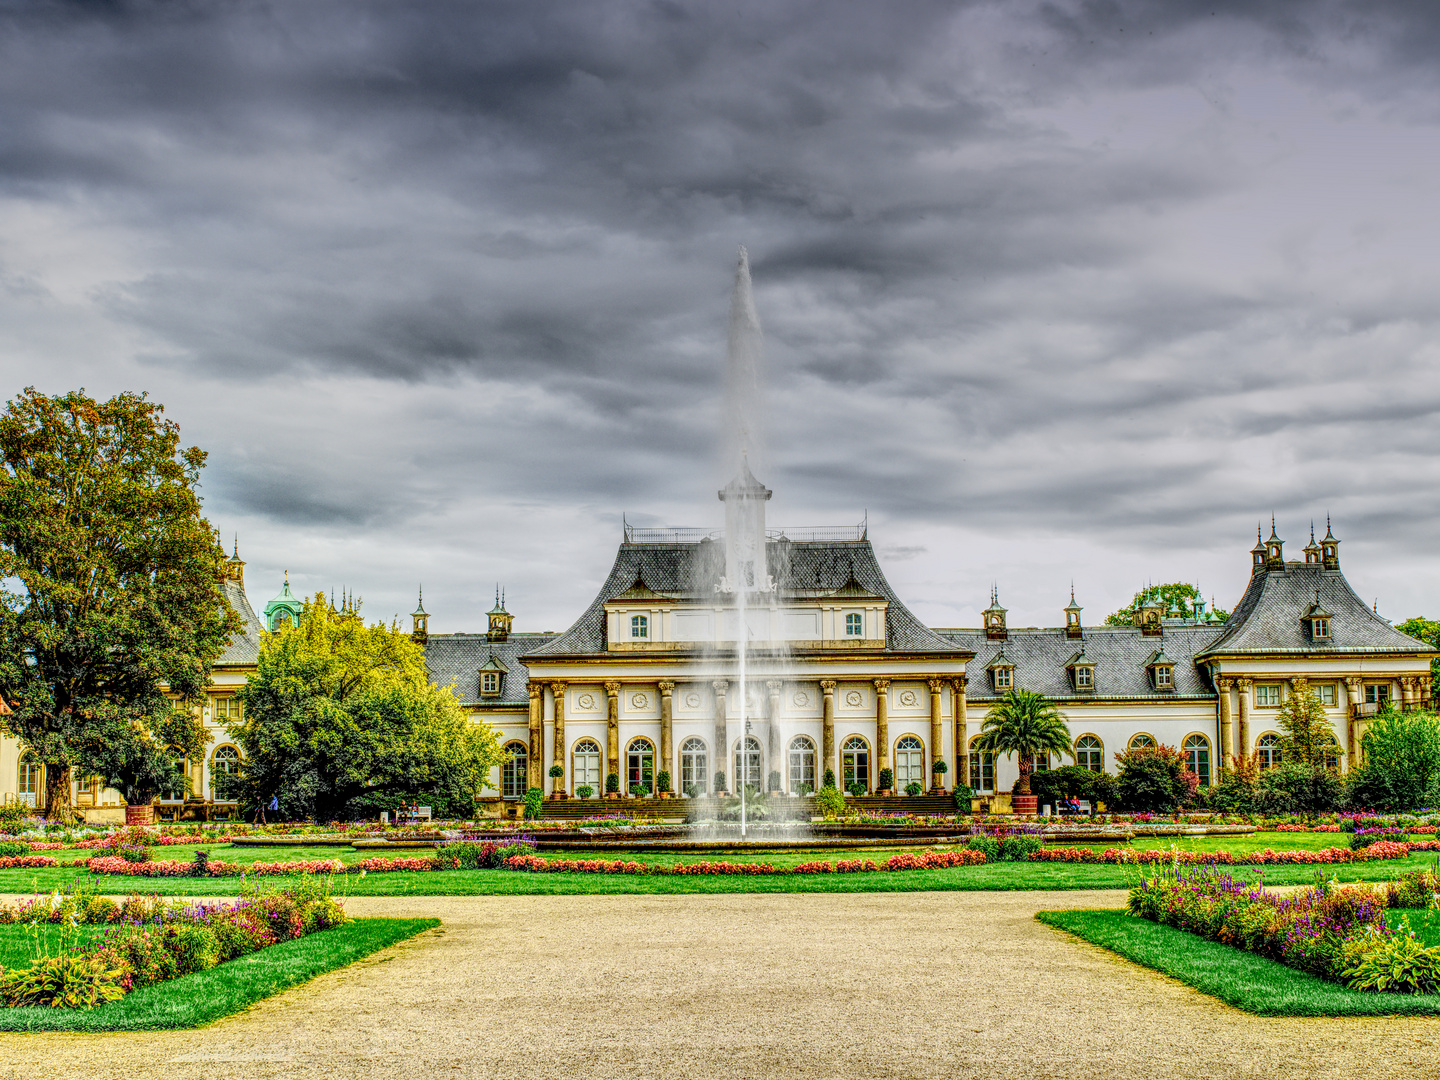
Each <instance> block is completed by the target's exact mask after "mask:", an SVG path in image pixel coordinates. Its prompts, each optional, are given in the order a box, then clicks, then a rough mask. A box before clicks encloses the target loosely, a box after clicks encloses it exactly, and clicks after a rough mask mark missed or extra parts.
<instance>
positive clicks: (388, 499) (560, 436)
mask: <svg viewBox="0 0 1440 1080" xmlns="http://www.w3.org/2000/svg"><path fill="white" fill-rule="evenodd" d="M1437 204H1440V5H1435V4H1433V3H1425V2H1421V0H1416V2H1414V3H1397V4H1384V3H1375V2H1370V0H1367V2H1364V3H1354V4H1336V3H1323V2H1316V0H1306V2H1301V3H1264V2H1260V0H1243V2H1228V0H1227V2H1212V3H1206V4H1190V3H1166V2H1163V0H1136V2H1133V3H1126V2H1121V3H1104V2H1097V3H1089V4H1086V3H1069V2H1057V3H1027V2H1023V0H1004V2H999V3H983V2H981V3H924V2H915V3H906V2H897V0H887V2H886V3H883V4H880V3H875V2H873V0H858V2H855V3H849V4H847V3H834V2H832V3H804V2H786V0H759V2H753V3H726V4H717V3H713V2H694V3H685V2H667V3H603V2H595V3H574V2H556V3H546V2H540V0H520V2H516V3H508V4H507V3H475V2H469V0H467V2H456V3H451V4H447V3H424V2H419V3H416V2H408V3H405V4H395V3H369V4H367V3H364V2H360V0H343V2H342V0H336V2H333V3H327V2H325V0H306V2H305V3H300V4H296V3H277V4H273V5H270V4H263V3H255V2H236V3H206V2H203V0H196V2H190V3H185V4H173V3H155V4H145V3H134V4H128V3H115V4H99V3H96V4H60V3H54V4H47V3H41V2H34V3H24V2H9V3H0V364H3V370H4V374H5V376H6V380H5V381H6V385H7V390H6V396H7V397H8V396H13V394H14V392H16V391H18V390H19V389H20V388H22V387H23V386H25V385H27V384H33V385H35V386H37V387H38V388H39V389H41V390H44V391H46V392H50V393H57V392H61V391H64V390H67V389H72V388H75V387H81V386H83V387H85V388H86V389H87V390H88V391H89V392H90V393H92V394H95V395H97V396H109V395H110V394H113V393H115V392H118V391H121V390H127V389H130V390H145V391H148V392H149V393H150V394H151V396H152V397H153V398H154V399H155V400H157V401H160V402H162V403H164V405H165V407H166V410H167V414H168V415H169V416H170V417H171V418H172V419H174V420H176V421H178V422H179V423H180V425H181V426H182V429H183V434H184V436H185V438H186V440H187V442H194V443H196V444H198V445H200V446H202V447H204V448H205V449H207V450H208V451H209V453H210V458H209V464H208V466H207V468H206V470H205V474H204V495H205V500H206V508H207V512H208V514H209V515H210V517H211V520H212V521H213V522H214V524H215V525H216V527H217V528H219V529H220V530H221V531H222V532H223V533H224V534H225V535H226V536H227V538H228V537H229V536H230V535H231V534H233V533H236V532H238V533H239V536H240V551H241V555H242V556H243V557H244V558H245V559H247V560H248V562H249V567H248V572H247V573H248V581H247V583H248V589H249V593H250V596H251V599H252V600H253V601H255V603H256V605H257V607H258V606H259V605H261V604H263V603H264V601H265V600H267V599H268V598H269V597H270V596H272V595H274V593H275V592H276V591H277V590H278V587H279V584H280V576H281V573H282V572H283V571H284V570H286V569H288V570H289V571H290V577H291V581H292V583H294V585H295V586H296V587H297V589H304V590H314V589H320V588H323V589H325V590H329V589H330V588H332V587H334V588H337V589H338V588H340V587H342V586H343V587H347V588H352V589H354V590H355V591H356V592H358V593H359V594H360V595H362V596H363V597H364V599H365V605H366V611H367V613H368V614H370V615H374V616H386V617H388V616H389V615H391V614H395V613H400V614H402V615H403V614H405V613H408V612H409V611H410V610H411V609H412V607H413V606H414V599H415V589H416V587H417V585H418V584H420V583H422V582H423V584H424V587H425V604H426V607H427V608H428V609H429V610H430V611H431V612H432V614H433V619H432V623H431V626H432V629H433V630H435V631H438V632H446V631H453V630H479V629H483V623H484V620H483V612H484V611H485V610H486V609H487V608H488V607H489V606H490V597H491V592H492V590H493V588H494V584H495V583H496V582H500V583H503V584H504V586H505V587H506V589H507V595H508V599H509V606H510V609H511V610H512V611H513V612H514V613H515V615H516V620H517V628H518V629H529V630H541V629H554V630H559V629H563V628H564V627H565V626H567V625H568V624H569V623H570V622H571V621H573V620H574V619H575V618H576V617H577V616H578V615H579V613H580V612H581V610H582V609H583V608H584V607H585V605H586V604H587V603H588V602H589V600H590V599H591V598H592V596H593V594H594V591H595V589H596V587H597V585H598V584H599V582H600V581H601V579H602V578H603V577H604V575H605V573H606V571H607V570H608V569H609V566H610V563H611V561H612V560H613V558H614V551H615V546H616V544H617V543H618V541H619V539H620V532H621V514H622V513H624V514H626V515H627V516H628V518H629V520H630V521H631V522H632V523H638V524H641V525H698V526H718V525H719V524H720V522H721V513H720V510H721V507H720V505H719V503H718V501H717V500H716V498H715V489H716V488H717V487H718V486H719V484H720V483H721V482H722V481H723V480H724V479H725V477H723V476H722V475H721V470H720V467H719V464H718V455H717V452H716V447H717V445H718V444H719V438H718V427H719V423H720V416H721V397H722V387H723V382H724V380H723V363H724V352H725V332H726V327H727V321H728V316H729V291H730V285H731V280H732V275H733V272H734V264H735V258H736V250H737V247H738V246H739V245H740V244H744V245H746V246H747V247H748V249H749V252H750V258H751V262H752V267H753V274H754V282H755V294H756V306H757V308H758V311H759V315H760V319H761V322H762V323H763V326H764V330H765V334H766V360H765V368H764V373H763V379H764V384H765V387H766V396H767V398H768V401H769V425H768V430H767V431H766V434H765V444H766V452H765V454H764V456H763V459H762V460H761V462H760V463H758V464H757V468H756V472H757V473H758V474H759V475H760V477H761V479H762V480H764V481H765V482H766V483H767V484H768V485H769V486H770V487H771V488H773V489H774V491H775V497H774V500H773V502H772V503H771V505H770V520H771V523H772V524H775V525H832V524H847V523H853V522H858V521H859V520H860V519H861V517H862V515H864V514H865V513H866V512H867V511H868V514H869V524H870V536H871V539H872V541H873V542H874V544H875V546H876V548H877V550H878V551H879V553H880V556H881V561H882V564H883V565H884V567H885V569H886V571H887V573H888V574H889V576H890V578H891V580H892V582H893V583H894V584H895V586H896V587H897V589H898V590H899V592H900V594H901V596H902V597H904V598H905V599H906V600H907V601H908V603H909V604H910V605H911V606H912V607H913V608H914V609H915V610H916V611H917V613H919V614H920V616H921V617H922V618H924V619H926V620H927V621H929V622H930V623H932V624H934V625H941V626H955V625H978V622H979V616H978V612H979V610H980V609H981V608H982V607H984V606H985V604H986V601H987V599H988V593H989V588H990V584H991V582H992V581H994V582H997V583H998V585H999V588H1000V597H1001V600H1002V602H1004V603H1005V604H1006V605H1007V606H1008V607H1009V608H1010V609H1011V621H1012V625H1036V624H1038V625H1056V624H1058V623H1059V622H1060V620H1061V616H1060V608H1061V607H1062V606H1063V605H1064V604H1065V603H1066V601H1067V600H1068V597H1069V588H1070V583H1071V581H1072V579H1073V581H1074V583H1075V590H1076V596H1077V598H1078V600H1079V601H1080V603H1082V604H1083V605H1084V606H1085V609H1086V611H1085V618H1086V621H1087V622H1089V621H1097V622H1098V621H1100V620H1101V619H1102V618H1103V617H1104V615H1105V614H1106V613H1107V612H1109V611H1111V610H1114V609H1115V608H1116V607H1118V606H1120V605H1121V604H1123V603H1124V602H1125V601H1126V600H1127V599H1128V597H1129V595H1130V594H1131V593H1132V592H1133V591H1134V590H1135V589H1136V588H1138V587H1139V586H1140V585H1142V584H1144V582H1145V581H1146V580H1153V581H1157V582H1160V581H1174V580H1190V581H1198V582H1199V584H1200V586H1201V588H1202V589H1203V590H1205V592H1206V593H1207V594H1208V593H1213V594H1214V596H1215V599H1216V601H1217V602H1218V603H1219V604H1220V606H1222V607H1227V608H1228V607H1230V606H1232V605H1233V604H1234V602H1235V601H1236V600H1237V599H1238V597H1239V594H1240V592H1241V591H1242V590H1243V588H1244V584H1245V580H1246V577H1247V575H1248V568H1249V556H1248V554H1247V552H1248V549H1249V548H1250V546H1251V545H1252V544H1253V543H1254V532H1255V524H1256V521H1257V519H1261V518H1263V519H1264V520H1265V528H1266V532H1267V534H1268V531H1269V518H1270V514H1271V513H1272V512H1273V513H1274V514H1275V515H1276V518H1277V521H1278V523H1279V528H1280V532H1281V535H1282V536H1283V537H1284V538H1285V539H1286V540H1287V542H1288V543H1289V547H1288V548H1287V551H1288V552H1289V553H1290V554H1291V555H1292V556H1293V557H1300V556H1299V549H1300V548H1301V547H1302V546H1303V545H1304V542H1305V540H1306V538H1307V535H1308V532H1307V530H1308V528H1309V523H1310V521H1311V519H1312V518H1313V519H1314V520H1315V521H1316V522H1317V524H1319V525H1320V527H1321V528H1322V529H1323V523H1324V518H1325V514H1326V513H1327V512H1329V513H1330V514H1331V515H1332V516H1333V520H1334V527H1335V532H1336V535H1337V536H1339V537H1340V538H1341V540H1342V541H1343V544H1342V546H1341V549H1340V551H1341V562H1342V565H1343V566H1344V567H1345V569H1346V571H1347V573H1348V576H1349V578H1350V580H1351V582H1352V584H1354V586H1355V587H1356V589H1357V590H1358V591H1359V592H1360V593H1361V595H1362V596H1364V597H1365V598H1366V599H1367V600H1370V599H1378V601H1379V605H1380V611H1381V613H1382V614H1385V615H1387V616H1388V617H1391V618H1394V619H1401V618H1405V617H1407V616H1410V615H1414V614H1418V613H1422V612H1423V613H1426V614H1428V615H1430V616H1431V617H1432V618H1433V617H1437V615H1440V550H1437V544H1436V537H1437V530H1436V512H1435V507H1436V505H1437V496H1440V440H1437V437H1436V436H1437V426H1436V413H1437V410H1440V367H1437V358H1440V214H1437Z"/></svg>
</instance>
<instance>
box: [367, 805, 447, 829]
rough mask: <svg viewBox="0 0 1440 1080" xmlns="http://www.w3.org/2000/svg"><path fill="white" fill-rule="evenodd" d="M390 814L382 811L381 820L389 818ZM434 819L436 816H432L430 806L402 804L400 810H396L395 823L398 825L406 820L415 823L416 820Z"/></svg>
mask: <svg viewBox="0 0 1440 1080" xmlns="http://www.w3.org/2000/svg"><path fill="white" fill-rule="evenodd" d="M389 816H390V815H389V814H388V813H384V812H382V813H381V814H380V820H381V821H385V820H387V819H388V818H389ZM433 820H434V818H433V817H432V816H431V814H430V807H428V806H417V807H414V808H413V809H412V808H410V807H405V806H402V807H401V808H400V809H399V810H396V811H395V824H396V825H400V824H402V823H404V822H407V821H408V822H411V823H412V824H413V823H414V822H417V821H433Z"/></svg>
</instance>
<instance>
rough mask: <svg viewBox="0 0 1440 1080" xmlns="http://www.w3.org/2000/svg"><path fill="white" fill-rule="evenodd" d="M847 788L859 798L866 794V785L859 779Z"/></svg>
mask: <svg viewBox="0 0 1440 1080" xmlns="http://www.w3.org/2000/svg"><path fill="white" fill-rule="evenodd" d="M845 790H846V791H848V792H849V793H850V794H851V795H854V796H855V797H856V798H857V799H858V798H859V797H860V796H861V795H864V794H865V785H864V784H862V783H860V781H859V780H856V781H855V782H854V783H852V784H851V785H850V786H849V787H847V788H846V789H845Z"/></svg>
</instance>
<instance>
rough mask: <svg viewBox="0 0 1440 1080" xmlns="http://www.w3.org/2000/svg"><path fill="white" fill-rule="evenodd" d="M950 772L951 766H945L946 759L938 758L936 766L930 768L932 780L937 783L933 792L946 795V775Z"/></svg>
mask: <svg viewBox="0 0 1440 1080" xmlns="http://www.w3.org/2000/svg"><path fill="white" fill-rule="evenodd" d="M949 771H950V766H949V765H946V764H945V759H944V758H936V759H935V764H934V765H932V766H931V767H930V774H931V778H932V779H933V780H934V781H935V784H934V787H932V788H931V790H932V791H933V792H934V793H935V794H936V795H944V794H945V774H946V773H947V772H949Z"/></svg>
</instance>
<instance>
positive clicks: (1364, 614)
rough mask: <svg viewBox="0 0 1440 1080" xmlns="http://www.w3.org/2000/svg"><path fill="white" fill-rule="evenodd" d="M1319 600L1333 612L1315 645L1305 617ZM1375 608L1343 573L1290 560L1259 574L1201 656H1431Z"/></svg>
mask: <svg viewBox="0 0 1440 1080" xmlns="http://www.w3.org/2000/svg"><path fill="white" fill-rule="evenodd" d="M1317 594H1318V595H1319V602H1320V604H1321V606H1322V607H1324V608H1325V609H1326V610H1327V611H1328V612H1329V613H1330V638H1329V640H1328V641H1315V642H1312V641H1311V640H1310V638H1309V635H1308V634H1307V633H1306V628H1305V626H1304V624H1303V623H1302V622H1301V621H1300V620H1301V617H1302V616H1303V615H1304V614H1305V612H1307V611H1308V610H1310V608H1311V607H1312V606H1313V605H1314V604H1315V602H1316V595H1317ZM1432 652H1435V649H1433V648H1432V647H1431V646H1429V645H1426V644H1425V643H1424V642H1423V641H1416V640H1415V639H1414V638H1412V637H1410V636H1408V635H1406V634H1402V633H1401V632H1400V631H1399V630H1396V629H1395V628H1394V627H1393V626H1391V625H1390V624H1389V623H1388V622H1386V621H1385V620H1384V619H1382V618H1381V617H1380V616H1379V615H1377V614H1375V612H1374V611H1372V610H1371V608H1370V605H1369V604H1367V603H1365V601H1364V600H1361V599H1360V597H1358V596H1357V595H1355V590H1354V589H1352V588H1351V587H1350V583H1349V582H1348V581H1346V580H1345V575H1344V574H1342V573H1341V572H1340V571H1339V570H1326V569H1325V568H1324V566H1322V565H1317V564H1315V563H1302V562H1288V563H1286V564H1285V569H1284V570H1257V571H1255V573H1254V574H1253V575H1252V576H1251V578H1250V584H1249V587H1248V588H1246V590H1245V595H1244V596H1242V597H1241V598H1240V603H1239V604H1238V605H1236V607H1235V610H1234V611H1233V612H1232V613H1231V615H1230V621H1229V622H1227V623H1226V624H1225V629H1224V633H1223V634H1221V635H1220V636H1219V637H1218V638H1216V640H1215V641H1214V643H1213V644H1211V645H1210V647H1209V648H1208V649H1206V650H1205V651H1204V652H1203V653H1201V654H1200V655H1201V656H1202V657H1203V656H1223V655H1230V654H1233V653H1262V654H1263V653H1320V654H1323V653H1331V654H1335V655H1344V654H1347V653H1432Z"/></svg>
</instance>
